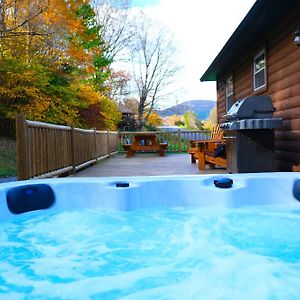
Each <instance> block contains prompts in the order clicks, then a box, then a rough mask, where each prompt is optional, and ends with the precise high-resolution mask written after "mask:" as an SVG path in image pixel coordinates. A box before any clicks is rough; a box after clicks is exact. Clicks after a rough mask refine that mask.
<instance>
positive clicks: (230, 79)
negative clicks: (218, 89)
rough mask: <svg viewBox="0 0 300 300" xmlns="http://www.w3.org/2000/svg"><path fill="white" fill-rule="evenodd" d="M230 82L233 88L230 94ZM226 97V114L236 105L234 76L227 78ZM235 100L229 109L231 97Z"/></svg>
mask: <svg viewBox="0 0 300 300" xmlns="http://www.w3.org/2000/svg"><path fill="white" fill-rule="evenodd" d="M228 82H231V84H232V86H231V92H228V90H229V89H228ZM225 96H226V99H225V108H226V112H228V111H229V109H230V108H231V106H232V105H233V104H234V85H233V76H232V75H230V76H228V77H227V78H226V81H225ZM231 96H232V98H233V101H232V105H230V107H229V97H231Z"/></svg>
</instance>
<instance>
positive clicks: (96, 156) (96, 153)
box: [94, 128, 98, 164]
mask: <svg viewBox="0 0 300 300" xmlns="http://www.w3.org/2000/svg"><path fill="white" fill-rule="evenodd" d="M94 141H95V159H96V162H95V164H96V163H97V159H98V152H97V130H96V128H94Z"/></svg>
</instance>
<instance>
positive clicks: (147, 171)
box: [74, 153, 227, 177]
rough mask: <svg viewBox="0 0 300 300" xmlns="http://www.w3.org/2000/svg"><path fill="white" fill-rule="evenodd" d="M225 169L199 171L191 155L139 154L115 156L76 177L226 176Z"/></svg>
mask: <svg viewBox="0 0 300 300" xmlns="http://www.w3.org/2000/svg"><path fill="white" fill-rule="evenodd" d="M226 173H227V171H226V170H225V169H221V168H216V169H209V168H207V169H206V170H203V171H199V170H198V167H197V164H191V158H190V155H189V154H166V156H165V157H159V156H157V154H156V153H147V154H146V153H137V154H136V155H135V156H134V157H131V158H126V155H125V154H124V155H121V154H119V155H115V156H113V157H111V158H109V159H106V160H104V161H102V162H100V163H98V164H97V165H95V166H93V167H90V168H87V169H84V170H82V171H80V172H78V173H77V174H75V175H74V176H75V177H106V176H108V177H111V176H159V175H199V174H226Z"/></svg>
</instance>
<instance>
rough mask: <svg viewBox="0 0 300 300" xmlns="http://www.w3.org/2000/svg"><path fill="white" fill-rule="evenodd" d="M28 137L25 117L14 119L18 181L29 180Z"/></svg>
mask: <svg viewBox="0 0 300 300" xmlns="http://www.w3.org/2000/svg"><path fill="white" fill-rule="evenodd" d="M27 138H28V135H27V126H26V116H25V115H24V114H19V115H17V117H16V146H17V175H18V180H24V179H29V178H30V175H29V157H28V144H29V143H28V140H27Z"/></svg>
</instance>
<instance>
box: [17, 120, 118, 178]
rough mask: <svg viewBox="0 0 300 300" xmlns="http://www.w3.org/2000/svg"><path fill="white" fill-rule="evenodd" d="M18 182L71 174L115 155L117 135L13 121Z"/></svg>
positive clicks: (107, 132)
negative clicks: (14, 123)
mask: <svg viewBox="0 0 300 300" xmlns="http://www.w3.org/2000/svg"><path fill="white" fill-rule="evenodd" d="M16 138H17V174H18V179H19V180H23V179H29V178H45V177H53V176H58V175H62V174H67V173H69V174H71V173H74V172H76V171H77V170H79V169H81V168H83V167H85V166H87V165H89V164H93V163H96V162H97V161H99V160H101V159H104V158H106V157H109V156H110V155H111V154H113V153H115V152H117V151H118V134H117V132H110V131H98V130H95V129H92V130H83V129H79V128H74V127H72V126H60V125H53V124H48V123H42V122H33V121H28V120H26V117H25V115H18V116H17V119H16Z"/></svg>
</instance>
